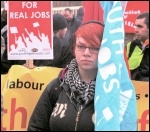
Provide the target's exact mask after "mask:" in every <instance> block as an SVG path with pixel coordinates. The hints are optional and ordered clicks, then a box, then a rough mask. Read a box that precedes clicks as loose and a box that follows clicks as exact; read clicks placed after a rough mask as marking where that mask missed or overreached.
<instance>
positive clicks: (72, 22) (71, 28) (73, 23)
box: [64, 8, 82, 45]
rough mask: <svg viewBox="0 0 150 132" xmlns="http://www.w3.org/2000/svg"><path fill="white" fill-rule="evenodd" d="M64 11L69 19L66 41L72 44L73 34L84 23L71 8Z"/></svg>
mask: <svg viewBox="0 0 150 132" xmlns="http://www.w3.org/2000/svg"><path fill="white" fill-rule="evenodd" d="M64 11H65V13H64V16H65V18H66V20H67V33H66V36H65V40H66V41H65V43H66V44H68V45H71V44H72V36H73V34H74V33H75V31H76V30H77V29H78V27H79V26H80V25H81V24H82V23H81V21H80V20H78V19H77V18H76V17H75V16H74V14H73V11H72V10H71V9H70V8H65V10H64Z"/></svg>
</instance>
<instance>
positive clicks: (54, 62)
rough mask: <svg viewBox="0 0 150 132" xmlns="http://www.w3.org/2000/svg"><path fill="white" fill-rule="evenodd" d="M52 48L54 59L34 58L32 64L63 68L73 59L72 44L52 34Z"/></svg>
mask: <svg viewBox="0 0 150 132" xmlns="http://www.w3.org/2000/svg"><path fill="white" fill-rule="evenodd" d="M53 49H54V59H51V60H34V65H35V66H52V67H58V68H64V67H66V65H68V64H69V63H70V61H71V60H72V59H73V53H72V46H71V45H67V44H66V43H65V41H64V40H63V39H60V38H58V37H56V36H54V37H53Z"/></svg>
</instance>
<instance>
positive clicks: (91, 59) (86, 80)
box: [27, 21, 104, 131]
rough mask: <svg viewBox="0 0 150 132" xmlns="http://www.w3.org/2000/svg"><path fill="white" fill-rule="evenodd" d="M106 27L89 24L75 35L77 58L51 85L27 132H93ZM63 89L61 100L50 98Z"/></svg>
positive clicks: (41, 98) (98, 23)
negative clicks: (100, 53)
mask: <svg viewBox="0 0 150 132" xmlns="http://www.w3.org/2000/svg"><path fill="white" fill-rule="evenodd" d="M103 30H104V25H103V24H101V23H100V22H99V21H89V22H88V23H84V24H83V25H82V26H80V27H79V28H78V29H77V30H76V32H75V34H74V36H73V48H74V50H73V53H74V56H75V58H74V59H72V61H71V62H70V64H69V65H68V66H67V67H66V68H64V69H62V71H61V72H60V74H59V75H58V77H57V78H56V79H54V80H53V81H52V82H50V83H49V84H48V85H47V87H46V88H45V90H44V92H43V93H42V95H41V97H40V98H39V101H38V102H37V104H36V106H35V108H34V110H33V113H32V115H31V117H30V119H29V124H28V128H27V131H94V120H93V116H94V91H95V82H96V75H97V71H98V66H97V63H98V52H99V49H100V45H101V42H102V36H103ZM59 88H61V91H60V93H59V95H58V97H57V98H58V100H57V102H56V103H55V105H54V107H53V105H52V104H53V103H54V101H53V100H52V99H51V97H50V96H52V97H53V96H56V94H54V95H53V93H54V91H55V90H57V89H59Z"/></svg>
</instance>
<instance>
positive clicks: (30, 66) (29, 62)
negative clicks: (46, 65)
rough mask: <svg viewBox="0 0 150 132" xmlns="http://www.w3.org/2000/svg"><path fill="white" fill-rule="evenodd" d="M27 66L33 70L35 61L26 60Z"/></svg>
mask: <svg viewBox="0 0 150 132" xmlns="http://www.w3.org/2000/svg"><path fill="white" fill-rule="evenodd" d="M26 64H27V65H28V68H29V69H32V68H33V67H34V65H33V60H26Z"/></svg>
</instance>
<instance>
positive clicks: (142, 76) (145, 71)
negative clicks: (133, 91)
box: [135, 45, 149, 82]
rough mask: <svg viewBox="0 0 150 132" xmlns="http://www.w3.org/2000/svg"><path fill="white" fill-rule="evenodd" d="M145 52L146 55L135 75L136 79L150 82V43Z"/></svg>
mask: <svg viewBox="0 0 150 132" xmlns="http://www.w3.org/2000/svg"><path fill="white" fill-rule="evenodd" d="M143 54H144V55H143V58H142V61H141V63H140V66H139V69H138V72H137V74H136V76H135V80H138V81H148V82H149V45H147V46H146V47H145V49H144V51H143Z"/></svg>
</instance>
